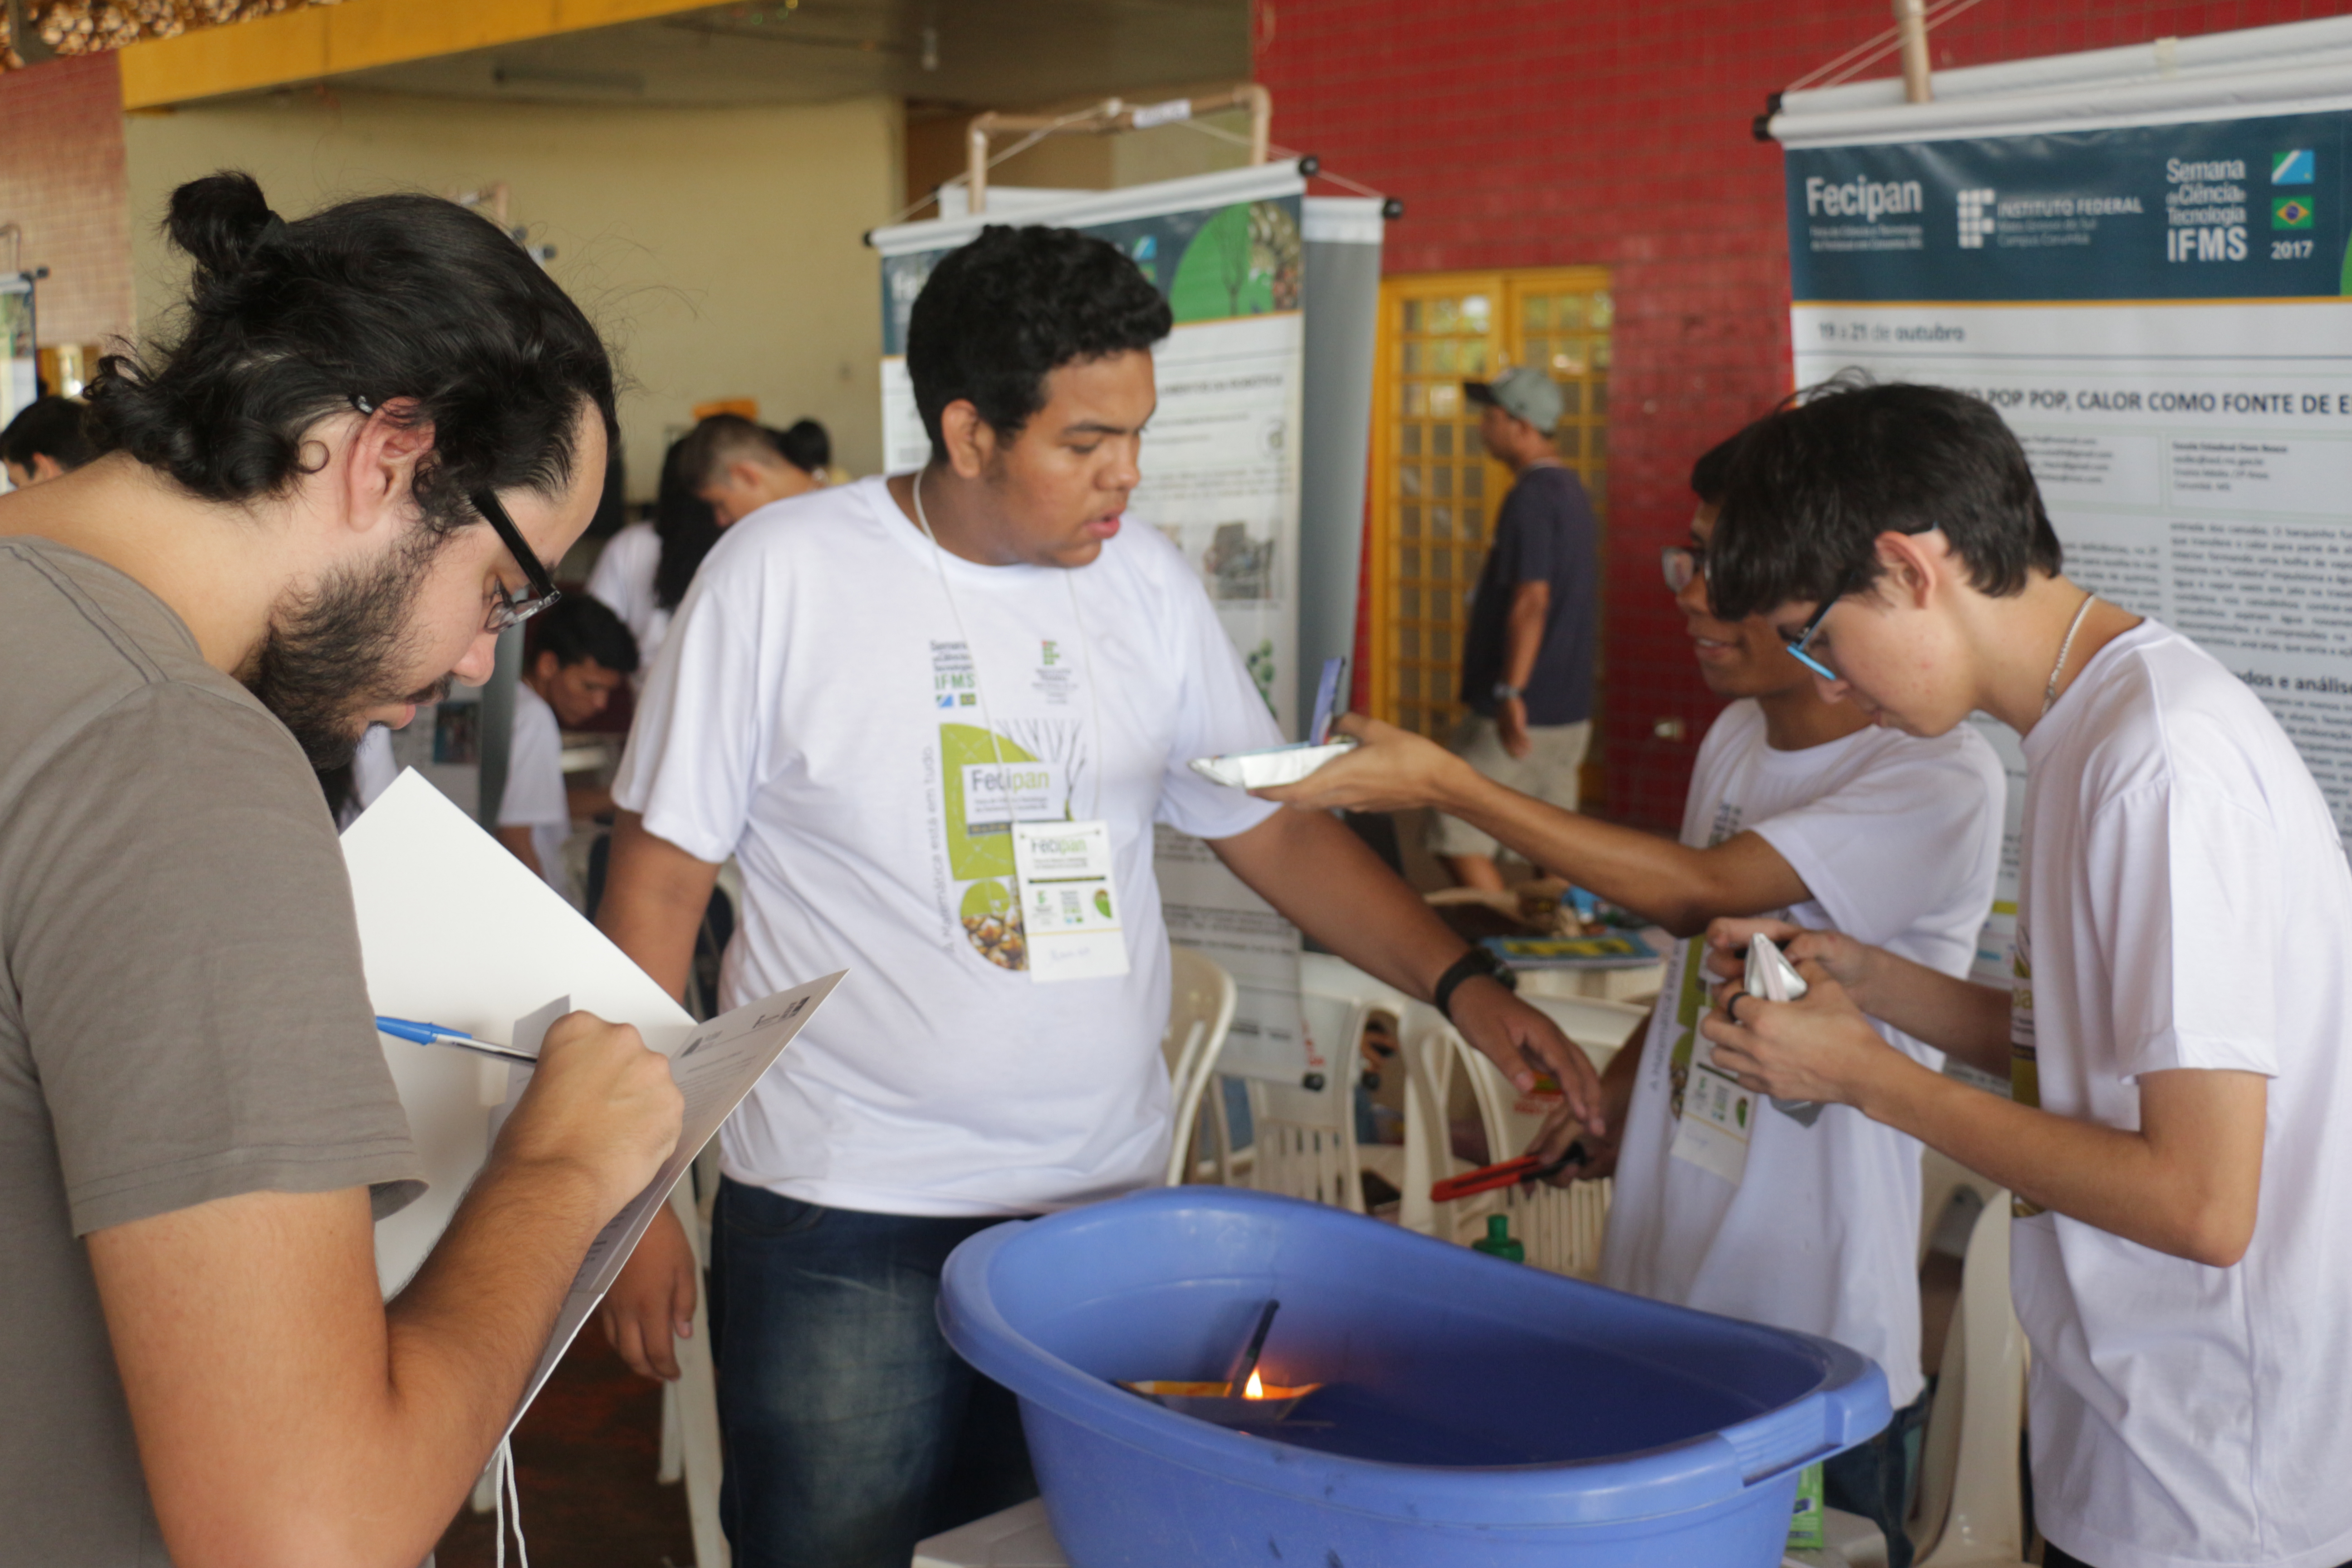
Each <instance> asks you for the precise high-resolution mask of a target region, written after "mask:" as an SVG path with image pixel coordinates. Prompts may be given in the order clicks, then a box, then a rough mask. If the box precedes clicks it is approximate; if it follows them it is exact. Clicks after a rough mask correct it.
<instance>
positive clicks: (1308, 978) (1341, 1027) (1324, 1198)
mask: <svg viewBox="0 0 2352 1568" xmlns="http://www.w3.org/2000/svg"><path fill="white" fill-rule="evenodd" d="M1298 969H1299V987H1300V990H1299V998H1298V1003H1299V1015H1300V1021H1301V1022H1302V1023H1303V1024H1304V1025H1305V1026H1306V1029H1307V1037H1308V1038H1309V1039H1310V1040H1312V1041H1313V1043H1314V1046H1315V1048H1316V1050H1317V1052H1318V1054H1319V1055H1320V1056H1321V1057H1322V1058H1323V1067H1322V1069H1321V1073H1320V1082H1319V1084H1318V1085H1316V1086H1313V1087H1310V1086H1309V1085H1307V1084H1305V1083H1299V1084H1285V1083H1272V1082H1268V1081H1266V1080H1265V1079H1255V1078H1254V1079H1247V1080H1245V1082H1246V1087H1247V1091H1248V1099H1249V1110H1250V1146H1249V1150H1248V1152H1247V1155H1246V1158H1245V1159H1244V1158H1234V1159H1232V1160H1230V1161H1229V1163H1230V1164H1231V1166H1232V1167H1233V1169H1234V1175H1233V1176H1232V1177H1230V1178H1228V1179H1230V1180H1234V1181H1235V1182H1236V1183H1243V1182H1245V1183H1246V1184H1247V1185H1249V1186H1251V1187H1254V1188H1255V1189H1257V1190H1258V1191H1260V1192H1269V1193H1281V1194H1285V1195H1286V1196H1289V1197H1296V1198H1305V1199H1307V1200H1308V1201H1310V1202H1314V1203H1323V1204H1330V1205H1334V1206H1336V1207H1339V1208H1346V1209H1349V1210H1352V1211H1354V1212H1355V1213H1358V1214H1361V1213H1363V1212H1364V1197H1363V1183H1362V1168H1361V1163H1360V1160H1359V1159H1358V1157H1357V1151H1356V1083H1357V1081H1358V1079H1359V1078H1360V1075H1361V1072H1362V1068H1361V1065H1360V1062H1359V1060H1358V1056H1359V1053H1360V1051H1361V1049H1362V1046H1363V1037H1364V1026H1365V1025H1366V1024H1367V1023H1368V1022H1370V1019H1371V1016H1372V1015H1373V1014H1374V1013H1379V1012H1387V1013H1393V1014H1396V1015H1398V1016H1400V1017H1402V1016H1403V1014H1404V1012H1405V1010H1406V1009H1407V1008H1409V1007H1411V1006H1412V1005H1414V1004H1413V1003H1412V1000H1411V999H1410V998H1409V997H1407V996H1406V995H1405V994H1403V993H1402V992H1400V991H1398V990H1396V989H1395V988H1394V987H1393V986H1390V985H1385V984H1381V982H1380V981H1378V980H1375V979H1374V978H1372V977H1371V976H1370V975H1369V974H1366V973H1364V972H1363V971H1361V970H1360V969H1358V968H1356V967H1355V966H1354V965H1353V964H1350V963H1348V962H1347V961H1346V960H1344V959H1340V958H1335V957H1333V956H1332V955H1330V954H1328V953H1319V952H1310V953H1304V954H1301V955H1300V959H1299V965H1298Z"/></svg>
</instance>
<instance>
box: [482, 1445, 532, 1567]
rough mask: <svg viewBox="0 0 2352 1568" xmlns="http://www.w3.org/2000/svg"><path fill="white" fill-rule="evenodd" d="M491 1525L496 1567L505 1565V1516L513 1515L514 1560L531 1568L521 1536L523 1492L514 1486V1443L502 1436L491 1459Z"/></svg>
mask: <svg viewBox="0 0 2352 1568" xmlns="http://www.w3.org/2000/svg"><path fill="white" fill-rule="evenodd" d="M490 1468H491V1472H492V1474H491V1478H490V1497H491V1521H490V1522H491V1525H492V1527H493V1528H494V1529H496V1530H497V1531H498V1543H499V1544H498V1553H497V1559H496V1561H497V1568H507V1516H508V1515H509V1514H512V1515H513V1516H514V1538H515V1562H516V1563H518V1564H520V1568H530V1547H528V1546H526V1545H524V1544H523V1539H522V1493H521V1492H520V1490H519V1489H517V1488H516V1486H515V1462H514V1445H513V1444H512V1443H511V1442H509V1441H508V1440H506V1439H504V1438H501V1439H500V1440H499V1451H498V1452H497V1453H496V1454H494V1455H492V1456H491V1458H490Z"/></svg>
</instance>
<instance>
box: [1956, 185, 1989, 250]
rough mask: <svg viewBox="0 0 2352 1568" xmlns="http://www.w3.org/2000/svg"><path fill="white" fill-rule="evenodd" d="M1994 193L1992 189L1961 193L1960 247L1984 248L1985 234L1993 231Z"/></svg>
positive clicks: (1964, 248)
mask: <svg viewBox="0 0 2352 1568" xmlns="http://www.w3.org/2000/svg"><path fill="white" fill-rule="evenodd" d="M1994 195H1995V193H1994V192H1991V191H1962V192H1960V193H1959V195H1958V200H1959V204H1960V248H1961V249H1962V250H1982V249H1983V248H1984V242H1985V236H1986V235H1989V234H1990V233H1991V232H1992V225H1993V219H1992V204H1993V199H1994Z"/></svg>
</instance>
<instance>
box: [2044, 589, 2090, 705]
mask: <svg viewBox="0 0 2352 1568" xmlns="http://www.w3.org/2000/svg"><path fill="white" fill-rule="evenodd" d="M2098 598H2099V596H2098V595H2096V594H2085V595H2083V602H2082V603H2081V604H2080V605H2076V606H2075V607H2074V619H2073V620H2071V621H2069V622H2067V623H2066V640H2065V641H2063V642H2062V643H2060V644H2059V645H2058V662H2057V663H2055V664H2053V665H2052V666H2051V667H2050V680H2049V683H2048V684H2047V685H2045V686H2043V687H2042V712H2044V713H2047V712H2049V711H2050V705H2051V704H2052V703H2053V702H2055V701H2057V700H2058V677H2059V676H2060V675H2061V674H2063V673H2064V671H2065V668H2066V656H2067V655H2068V654H2070V653H2073V652H2074V634H2075V633H2076V632H2079V631H2081V630H2082V629H2083V617H2084V616H2087V615H2089V614H2090V613H2091V606H2092V605H2095V604H2096V603H2097V602H2098Z"/></svg>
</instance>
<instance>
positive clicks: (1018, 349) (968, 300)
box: [907, 224, 1174, 461]
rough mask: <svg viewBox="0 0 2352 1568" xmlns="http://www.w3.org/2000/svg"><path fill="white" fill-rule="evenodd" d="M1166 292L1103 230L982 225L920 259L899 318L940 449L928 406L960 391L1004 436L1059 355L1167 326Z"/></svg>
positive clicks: (1111, 347)
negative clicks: (919, 272)
mask: <svg viewBox="0 0 2352 1568" xmlns="http://www.w3.org/2000/svg"><path fill="white" fill-rule="evenodd" d="M1173 320H1174V318H1173V317H1171V315H1170V314H1169V310H1168V301H1167V300H1163V299H1161V298H1160V290H1159V289H1154V288H1153V287H1152V286H1151V284H1150V282H1149V281H1148V280H1147V279H1145V278H1144V276H1143V274H1142V273H1141V272H1139V271H1138V270H1137V269H1136V266H1135V263H1134V262H1132V261H1130V260H1129V259H1128V258H1127V255H1126V253H1125V252H1123V251H1121V250H1120V249H1119V248H1118V247H1117V246H1115V245H1112V244H1111V243H1109V242H1108V240H1101V239H1096V238H1094V237H1091V236H1089V235H1083V234H1080V233H1078V232H1077V231H1076V229H1069V228H1035V227H1022V228H1013V227H1008V226H1005V225H1003V224H991V225H989V226H987V227H986V228H983V229H982V230H981V231H980V237H979V238H977V239H975V240H973V241H972V242H971V244H969V245H966V246H964V247H962V248H961V249H958V250H951V251H950V252H949V253H948V254H947V255H946V256H944V257H942V258H940V264H939V265H938V266H937V267H934V268H931V275H930V277H929V279H928V280H926V281H925V283H924V284H923V291H922V293H920V294H919V295H918V296H916V299H915V309H914V312H913V314H912V315H911V316H910V317H909V318H908V322H907V374H908V377H909V378H910V379H911V380H912V381H913V382H914V384H915V407H916V410H917V411H918V412H919V413H920V414H921V415H922V416H923V429H924V431H925V432H926V433H927V434H929V437H930V438H931V457H932V459H933V460H934V461H937V460H938V459H939V458H942V457H944V456H945V455H946V448H945V447H944V445H943V444H942V442H941V439H940V414H941V413H943V412H944V411H945V410H946V408H947V405H949V404H950V403H954V402H957V401H959V400H968V401H970V402H971V405H972V406H973V407H974V408H976V409H978V410H979V411H980V416H981V417H982V419H984V420H986V421H987V422H988V425H989V427H990V428H992V429H993V430H994V431H995V432H996V433H997V435H998V436H999V437H1002V438H1003V439H1004V440H1007V441H1010V440H1012V439H1013V437H1016V436H1018V435H1020V433H1021V428H1022V426H1024V425H1026V424H1028V423H1029V418H1030V416H1032V415H1034V414H1035V413H1036V412H1037V411H1038V410H1039V409H1041V408H1043V407H1045V377H1046V376H1047V375H1048V374H1051V373H1052V372H1054V371H1055V370H1058V369H1060V368H1061V367H1062V366H1064V365H1066V364H1071V363H1076V362H1079V361H1084V360H1096V359H1103V358H1107V357H1108V356H1109V355H1112V354H1118V353H1129V352H1131V351H1133V350H1137V349H1149V348H1150V347H1151V345H1152V344H1154V343H1156V342H1159V341H1160V339H1162V338H1164V337H1166V336H1167V335H1168V331H1169V328H1170V326H1171V324H1172V323H1173Z"/></svg>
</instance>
